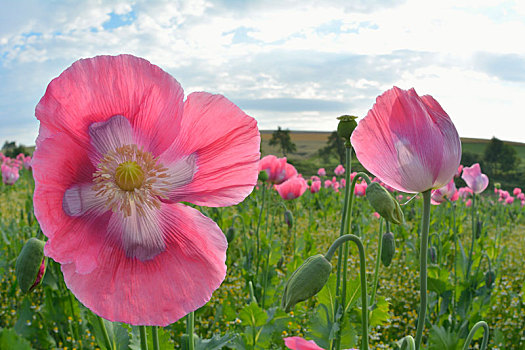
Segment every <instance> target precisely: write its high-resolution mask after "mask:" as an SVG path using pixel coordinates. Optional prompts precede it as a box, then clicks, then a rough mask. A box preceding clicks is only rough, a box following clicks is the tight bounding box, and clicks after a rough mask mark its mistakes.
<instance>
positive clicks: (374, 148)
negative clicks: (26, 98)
mask: <svg viewBox="0 0 525 350" xmlns="http://www.w3.org/2000/svg"><path fill="white" fill-rule="evenodd" d="M137 76H138V77H140V78H141V79H142V80H141V81H142V82H143V84H135V83H134V82H133V81H132V80H131V79H129V77H137ZM76 82H79V83H78V84H77V83H76ZM115 82H118V83H119V84H116V83H115ZM82 84H84V85H82ZM66 88H68V89H70V90H68V93H63V91H64V89H66ZM115 89H116V90H118V93H116V92H115ZM36 116H37V118H38V119H39V121H40V123H41V124H40V125H41V126H40V133H39V137H38V139H37V140H36V150H35V152H34V154H33V155H32V157H29V156H25V155H23V154H21V155H20V156H18V157H16V158H10V157H7V156H4V155H3V154H2V159H1V160H2V179H3V181H2V184H1V185H0V186H1V187H0V232H1V237H0V254H1V255H0V256H1V257H2V258H0V349H112V350H113V349H115V350H116V349H132V350H133V349H141V350H142V349H173V348H176V349H191V350H193V349H207V350H212V349H296V350H301V349H331V350H333V349H337V350H339V349H488V348H490V349H523V348H525V272H524V270H523V267H522V266H521V261H522V256H523V252H525V241H524V240H523V239H522V230H523V227H524V225H525V220H524V217H523V214H522V213H523V209H522V207H523V206H524V205H525V193H524V192H522V190H521V189H520V188H501V186H500V185H499V184H497V183H492V182H491V181H490V179H489V178H488V177H487V175H485V174H484V173H483V169H481V167H480V165H479V164H477V163H476V164H464V163H463V162H462V161H461V142H460V139H459V136H458V134H457V131H456V129H455V127H454V124H453V122H452V120H451V119H450V117H449V116H448V115H447V114H446V112H445V111H443V109H442V108H441V106H440V105H439V103H438V102H437V101H435V100H434V99H433V98H432V97H431V96H428V95H425V96H419V95H418V94H417V93H416V92H415V90H414V89H410V90H402V89H399V88H397V87H394V88H392V89H390V90H388V91H386V92H384V93H383V94H382V95H380V96H379V97H378V98H377V101H376V103H375V104H374V105H373V106H371V109H370V111H369V113H368V114H367V116H366V117H364V118H362V119H357V120H356V118H355V117H352V116H342V117H340V118H339V119H340V121H339V126H338V133H339V135H340V136H341V138H342V139H343V140H344V141H345V147H346V153H345V154H346V159H345V162H344V163H343V164H340V165H338V166H337V167H334V168H323V164H319V167H318V170H317V171H316V173H315V174H306V173H303V174H300V173H298V171H297V169H296V168H295V167H294V166H293V165H292V164H290V163H289V162H288V161H287V159H286V158H284V157H283V158H279V157H277V156H275V155H267V156H264V157H261V155H260V134H259V130H258V128H257V123H256V122H255V120H254V119H253V118H251V117H249V116H247V115H246V114H244V112H242V111H241V110H240V109H239V108H238V107H237V106H235V105H234V104H233V103H232V102H230V101H228V100H227V99H226V98H225V97H223V96H220V95H212V94H208V93H205V92H199V93H192V94H190V95H188V96H186V98H185V99H184V92H183V90H182V88H181V86H180V85H179V84H178V82H177V81H176V80H175V79H174V78H173V77H171V76H169V75H168V74H167V73H165V72H164V71H162V70H161V69H160V68H158V67H156V66H154V65H152V64H150V63H149V62H147V61H145V60H143V59H140V58H137V57H133V56H129V55H121V56H116V57H112V56H99V57H95V58H92V59H85V60H80V61H77V62H76V63H74V64H73V66H71V67H70V68H68V69H67V70H66V71H64V72H63V73H62V74H61V75H60V76H59V77H58V78H56V79H55V80H53V81H52V82H51V83H50V85H49V87H48V89H47V91H46V92H45V94H44V97H42V99H41V101H40V102H39V104H38V105H37V108H36ZM352 151H354V152H355V155H353V153H352ZM352 157H356V158H357V159H358V160H359V162H360V164H361V165H362V166H363V167H364V168H365V169H366V170H365V171H363V172H361V171H360V172H356V171H353V170H352V164H353V162H352Z"/></svg>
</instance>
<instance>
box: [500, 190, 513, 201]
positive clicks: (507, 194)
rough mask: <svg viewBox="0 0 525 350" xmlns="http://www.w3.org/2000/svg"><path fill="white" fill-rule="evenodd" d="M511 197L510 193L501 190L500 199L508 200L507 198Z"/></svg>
mask: <svg viewBox="0 0 525 350" xmlns="http://www.w3.org/2000/svg"><path fill="white" fill-rule="evenodd" d="M508 196H510V194H509V192H508V191H505V190H499V197H500V198H501V199H507V197H508Z"/></svg>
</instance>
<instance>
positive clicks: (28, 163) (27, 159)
mask: <svg viewBox="0 0 525 350" xmlns="http://www.w3.org/2000/svg"><path fill="white" fill-rule="evenodd" d="M23 164H24V168H25V169H26V170H29V169H31V156H27V157H25V158H24V163H23Z"/></svg>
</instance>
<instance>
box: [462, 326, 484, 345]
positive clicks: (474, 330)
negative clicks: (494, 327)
mask: <svg viewBox="0 0 525 350" xmlns="http://www.w3.org/2000/svg"><path fill="white" fill-rule="evenodd" d="M480 327H483V330H484V332H483V340H482V342H481V347H480V350H485V349H486V348H487V343H488V341H489V326H488V324H487V323H486V322H485V321H479V322H478V323H476V324H475V325H474V327H472V329H471V330H470V332H469V334H468V337H467V340H466V341H465V345H463V350H468V347H469V345H470V342H471V341H472V339H473V338H474V334H476V331H477V330H478V328H480Z"/></svg>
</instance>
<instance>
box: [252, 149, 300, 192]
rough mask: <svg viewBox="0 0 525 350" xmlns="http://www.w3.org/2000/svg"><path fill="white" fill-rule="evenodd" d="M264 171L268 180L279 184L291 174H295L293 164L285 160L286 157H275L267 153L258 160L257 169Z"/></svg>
mask: <svg viewBox="0 0 525 350" xmlns="http://www.w3.org/2000/svg"><path fill="white" fill-rule="evenodd" d="M262 170H264V171H266V173H267V174H268V182H270V183H273V184H277V185H278V184H281V183H283V182H284V181H286V180H288V179H289V178H291V177H292V176H295V175H297V170H295V168H294V166H293V165H291V164H288V163H287V162H286V157H284V158H277V157H276V156H274V155H271V154H270V155H267V156H266V157H264V158H262V159H261V161H260V162H259V171H262Z"/></svg>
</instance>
